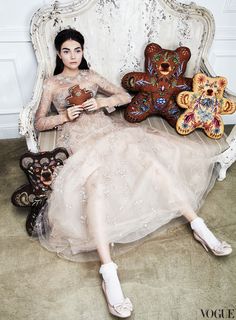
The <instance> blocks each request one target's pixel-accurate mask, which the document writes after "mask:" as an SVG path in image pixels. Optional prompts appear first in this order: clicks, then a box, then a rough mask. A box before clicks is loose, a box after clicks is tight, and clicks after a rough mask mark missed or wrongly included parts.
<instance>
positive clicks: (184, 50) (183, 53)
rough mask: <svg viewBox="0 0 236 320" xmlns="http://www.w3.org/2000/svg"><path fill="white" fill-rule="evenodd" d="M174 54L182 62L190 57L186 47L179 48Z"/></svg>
mask: <svg viewBox="0 0 236 320" xmlns="http://www.w3.org/2000/svg"><path fill="white" fill-rule="evenodd" d="M176 52H177V53H178V54H179V55H180V56H181V57H182V58H183V60H189V59H190V57H191V51H190V49H189V48H188V47H179V48H177V49H176Z"/></svg>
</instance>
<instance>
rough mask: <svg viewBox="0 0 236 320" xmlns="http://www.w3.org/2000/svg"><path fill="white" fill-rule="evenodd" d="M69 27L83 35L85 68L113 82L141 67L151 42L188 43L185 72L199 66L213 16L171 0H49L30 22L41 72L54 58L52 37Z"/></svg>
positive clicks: (211, 32) (211, 31) (51, 66)
mask: <svg viewBox="0 0 236 320" xmlns="http://www.w3.org/2000/svg"><path fill="white" fill-rule="evenodd" d="M68 26H70V27H73V28H75V29H77V30H79V31H80V32H81V33H82V34H83V35H84V37H85V56H86V58H87V60H88V62H89V63H90V65H91V68H93V69H95V70H96V71H97V72H100V73H101V74H103V75H104V76H105V77H107V78H108V79H110V80H112V81H113V82H115V83H117V84H118V83H120V77H121V76H122V75H123V74H124V73H126V72H130V71H141V70H143V66H144V48H145V46H146V45H147V44H148V43H149V42H156V43H158V44H160V45H161V46H162V47H163V48H166V49H175V48H177V47H178V46H181V45H182V46H187V47H189V48H190V50H191V53H192V57H191V60H190V62H189V63H188V68H187V71H186V75H187V76H192V75H193V74H194V73H196V71H198V70H199V68H200V62H201V58H202V57H204V56H206V55H207V52H208V50H209V47H210V45H211V43H212V40H213V35H214V19H213V17H212V15H211V14H210V13H209V12H208V11H207V10H206V9H204V8H201V7H197V6H196V5H195V4H191V5H185V4H180V3H177V2H176V1H173V0H151V1H150V0H126V1H124V0H109V1H102V0H95V1H94V0H80V1H73V2H72V3H70V4H68V5H65V4H64V5H63V4H59V2H57V1H56V2H55V3H54V4H53V5H52V6H50V7H44V8H42V9H40V10H38V11H37V12H36V13H35V15H34V16H33V19H32V22H31V36H32V43H33V46H34V49H35V52H36V56H37V59H38V62H39V65H40V67H41V68H42V70H43V71H44V72H45V76H49V75H51V74H52V72H53V69H54V64H55V49H54V45H53V41H54V38H55V35H56V34H57V33H58V31H60V30H62V29H64V28H66V27H68Z"/></svg>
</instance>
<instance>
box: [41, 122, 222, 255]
mask: <svg viewBox="0 0 236 320" xmlns="http://www.w3.org/2000/svg"><path fill="white" fill-rule="evenodd" d="M104 117H105V116H104ZM91 118H92V117H91ZM94 119H96V116H95V118H94ZM86 121H87V119H86ZM90 121H91V120H90ZM99 121H101V119H100V120H99ZM92 122H93V121H92ZM95 122H96V121H95ZM79 124H80V123H79V121H78V123H77V124H76V123H75V124H74V127H70V126H68V127H67V129H66V127H65V131H66V130H67V133H66V134H67V138H68V136H69V140H70V142H71V145H72V149H73V152H74V153H73V154H72V155H71V156H70V157H69V159H68V160H67V161H66V163H65V165H64V167H62V168H61V169H60V170H59V171H58V173H57V177H56V178H55V180H54V184H53V191H52V193H51V196H50V198H49V200H48V203H47V206H46V208H44V210H43V211H42V212H41V214H40V215H39V217H38V220H37V224H36V227H37V233H38V234H39V238H40V241H41V243H42V245H43V246H45V247H46V248H47V249H48V250H50V251H55V252H57V253H58V254H59V255H60V256H63V257H65V258H68V259H71V260H75V261H80V260H90V259H94V258H97V255H96V253H95V252H96V251H94V250H96V248H97V246H98V245H99V244H102V243H107V242H108V243H114V244H115V246H116V244H126V243H134V244H135V242H136V241H137V240H140V239H143V238H144V237H145V236H147V235H149V234H151V233H152V232H154V231H155V230H157V229H159V228H160V227H162V226H164V225H166V224H167V223H168V222H170V221H171V220H172V219H174V218H177V217H179V216H181V215H182V214H183V213H184V212H190V211H198V209H199V208H200V206H201V205H202V202H203V200H204V197H205V196H206V194H207V192H208V191H209V190H210V189H211V187H212V186H213V184H214V182H215V178H216V173H215V171H214V159H213V157H212V156H211V155H208V154H207V151H206V150H205V149H204V148H203V147H202V145H201V144H199V143H197V142H193V141H190V140H187V139H182V140H181V137H175V136H171V135H168V134H166V133H162V132H158V131H155V132H152V131H151V130H146V129H144V128H142V127H138V126H129V125H123V124H121V123H120V124H119V123H113V122H112V121H111V120H110V119H104V120H102V121H101V122H100V124H99V125H97V128H95V129H94V130H89V128H88V131H87V133H86V131H85V130H83V128H82V126H80V125H79ZM93 124H94V123H93ZM91 125H92V124H91ZM95 127H96V126H95ZM86 128H87V125H86ZM86 130H87V129H86ZM65 131H64V136H65ZM67 140H68V139H67ZM72 142H73V143H72ZM82 257H83V258H82Z"/></svg>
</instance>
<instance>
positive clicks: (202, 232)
mask: <svg viewBox="0 0 236 320" xmlns="http://www.w3.org/2000/svg"><path fill="white" fill-rule="evenodd" d="M190 225H191V228H192V230H194V231H196V233H197V234H198V235H199V236H200V237H201V238H202V239H203V240H205V241H206V243H207V244H208V245H209V247H210V248H214V247H217V246H218V245H220V243H221V242H220V241H219V240H218V239H217V238H216V237H215V236H214V234H213V233H212V232H211V231H210V230H209V229H208V227H207V226H206V224H205V222H204V220H203V219H202V218H200V217H197V218H195V219H194V220H193V221H191V223H190Z"/></svg>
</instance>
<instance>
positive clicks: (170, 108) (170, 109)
mask: <svg viewBox="0 0 236 320" xmlns="http://www.w3.org/2000/svg"><path fill="white" fill-rule="evenodd" d="M181 113H182V112H181V110H180V108H179V106H178V105H177V103H176V102H175V101H174V100H172V99H170V101H169V103H168V105H167V106H166V108H164V109H163V110H162V112H161V116H162V117H163V118H164V119H166V120H167V121H168V123H169V124H170V125H171V126H172V127H173V128H175V127H176V122H177V120H178V118H179V117H180V115H181Z"/></svg>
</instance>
